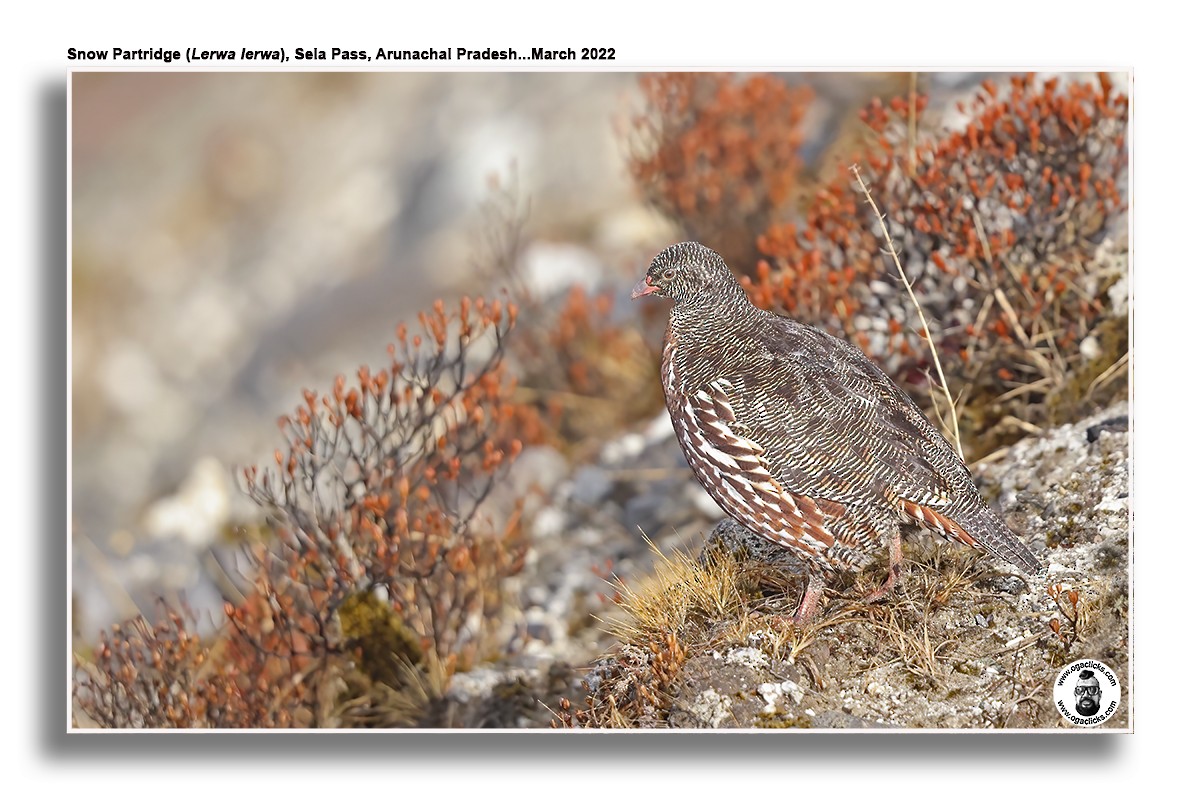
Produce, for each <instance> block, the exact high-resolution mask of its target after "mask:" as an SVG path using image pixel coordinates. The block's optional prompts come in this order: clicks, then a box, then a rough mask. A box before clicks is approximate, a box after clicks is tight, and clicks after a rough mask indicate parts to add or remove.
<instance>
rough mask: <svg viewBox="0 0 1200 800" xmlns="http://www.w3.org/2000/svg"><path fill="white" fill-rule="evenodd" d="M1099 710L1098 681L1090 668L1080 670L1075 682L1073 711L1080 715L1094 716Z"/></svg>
mask: <svg viewBox="0 0 1200 800" xmlns="http://www.w3.org/2000/svg"><path fill="white" fill-rule="evenodd" d="M1099 710H1100V681H1098V680H1096V673H1094V672H1092V671H1091V670H1090V669H1085V670H1080V672H1079V681H1078V682H1077V683H1076V684H1075V712H1076V713H1077V714H1079V715H1080V716H1081V717H1091V716H1095V714H1096V712H1097V711H1099Z"/></svg>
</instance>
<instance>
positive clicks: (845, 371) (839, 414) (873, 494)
mask: <svg viewBox="0 0 1200 800" xmlns="http://www.w3.org/2000/svg"><path fill="white" fill-rule="evenodd" d="M646 295H660V296H662V297H666V298H669V299H670V300H672V301H674V306H673V307H672V308H671V314H670V321H669V322H668V324H667V330H666V335H665V342H664V346H663V356H662V383H663V394H664V395H665V397H666V405H667V411H668V413H669V414H670V417H671V422H672V424H673V425H674V428H675V434H676V436H677V437H678V438H679V445H680V447H681V448H682V449H683V454H684V456H685V457H686V458H687V462H688V464H689V465H691V468H692V470H693V472H695V473H696V477H697V478H698V479H699V481H700V483H701V484H702V485H703V486H704V488H705V490H707V491H708V493H709V495H711V496H712V498H713V500H715V501H716V502H717V505H719V506H720V507H721V509H722V510H724V512H725V513H726V514H728V515H729V516H730V517H732V518H733V519H734V520H736V521H737V522H738V523H740V524H741V525H743V526H745V527H746V528H748V529H750V530H751V531H753V532H754V533H756V534H758V535H760V536H763V537H766V538H767V539H769V540H771V541H773V542H776V543H778V544H780V545H783V546H784V547H787V548H789V549H791V550H793V551H795V552H796V553H797V554H799V555H800V556H801V557H802V558H803V559H804V560H805V561H806V562H807V563H809V564H810V565H811V567H812V569H811V570H810V576H809V581H808V585H807V588H806V589H805V592H804V596H803V598H802V600H801V603H800V607H799V609H798V611H797V613H796V618H797V619H798V620H801V621H804V620H808V619H810V618H811V617H812V615H813V614H815V613H816V611H817V609H818V608H819V606H820V601H821V595H822V593H823V591H824V588H825V586H826V582H827V580H828V578H829V577H830V576H832V575H833V574H835V573H837V572H839V571H845V570H850V571H857V570H861V569H862V568H863V567H864V566H866V565H867V564H869V563H870V562H871V561H872V560H873V558H874V557H875V554H876V553H878V552H879V551H880V550H882V549H884V548H886V549H887V552H888V558H889V570H888V576H887V579H886V581H885V582H884V584H883V585H882V586H881V587H880V588H879V589H877V590H875V591H873V592H871V593H870V594H869V595H868V596H867V600H868V601H874V600H877V599H879V598H881V597H883V596H885V595H886V594H887V593H888V592H889V591H890V590H891V588H892V587H893V585H894V584H895V581H896V579H897V577H898V576H899V574H900V560H901V555H900V525H901V523H902V522H908V523H913V524H916V525H917V526H919V527H921V528H923V529H925V530H928V531H930V532H932V533H935V534H938V535H940V536H942V537H944V538H946V539H949V540H952V541H956V542H961V543H962V544H966V545H970V546H971V547H974V548H977V549H980V550H983V551H985V552H987V553H989V554H990V555H992V556H995V557H997V558H999V559H1001V560H1003V561H1006V562H1008V563H1010V564H1013V565H1015V566H1016V567H1019V568H1020V569H1021V570H1023V571H1024V572H1027V573H1031V574H1033V573H1037V572H1039V571H1040V570H1041V565H1040V564H1039V563H1038V560H1037V558H1036V557H1035V556H1034V555H1033V553H1032V552H1030V550H1029V548H1028V547H1026V546H1025V544H1024V543H1022V542H1021V540H1020V539H1018V538H1017V536H1016V535H1015V534H1014V533H1013V532H1012V531H1011V530H1009V528H1008V526H1007V525H1005V524H1004V522H1002V521H1001V520H1000V518H999V517H998V516H996V514H995V513H994V512H993V511H992V510H991V509H990V508H988V505H987V503H986V502H984V500H983V498H982V497H981V496H980V494H979V490H978V489H977V488H976V487H975V483H974V482H973V481H972V480H971V473H970V472H969V471H968V470H967V467H966V465H965V464H964V463H963V461H962V459H961V458H959V456H958V453H957V452H956V451H955V449H954V448H953V447H952V446H951V445H950V443H949V442H947V441H946V439H945V438H944V437H943V436H942V435H941V433H939V432H938V430H937V429H936V428H935V427H934V426H933V425H932V424H931V423H930V422H929V420H928V419H927V418H926V417H925V415H924V414H923V413H922V412H921V410H920V409H919V408H918V407H917V405H916V404H915V403H914V402H913V401H912V399H911V398H910V397H909V396H908V395H907V394H905V393H904V392H903V391H902V390H901V389H900V388H899V387H898V386H896V384H895V383H893V382H892V380H891V379H890V378H888V376H887V375H885V374H884V373H883V371H882V370H880V369H879V367H877V366H876V365H875V364H874V363H872V362H871V360H870V359H868V358H867V356H866V355H865V354H864V353H863V352H862V351H861V350H859V349H858V348H857V347H855V346H854V345H852V344H850V343H848V342H845V341H843V340H841V339H838V338H836V337H834V336H832V335H830V334H828V333H826V332H825V331H821V330H818V329H816V328H813V327H811V326H808V325H803V324H801V323H799V322H796V321H795V320H792V319H788V318H786V317H781V316H778V315H776V314H772V313H770V312H767V311H763V310H762V309H760V308H757V307H755V306H754V305H752V304H751V303H750V301H749V300H748V299H747V297H746V293H745V292H744V291H743V290H742V287H741V286H740V285H739V284H738V281H737V279H736V278H734V276H733V274H732V273H731V272H730V271H729V267H728V266H726V264H725V262H724V260H722V258H721V256H719V255H718V254H717V253H715V252H713V251H712V250H710V249H708V248H707V247H704V246H703V245H700V244H697V243H695V242H683V243H680V244H676V245H673V246H671V247H668V248H667V249H665V250H663V251H662V252H661V253H659V254H658V255H657V256H656V257H655V258H654V260H653V261H652V262H651V263H650V268H649V270H648V271H647V273H646V277H645V279H643V280H642V281H641V282H640V283H639V284H638V285H637V287H636V288H635V289H634V290H633V297H635V298H638V297H644V296H646Z"/></svg>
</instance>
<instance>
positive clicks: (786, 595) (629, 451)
mask: <svg viewBox="0 0 1200 800" xmlns="http://www.w3.org/2000/svg"><path fill="white" fill-rule="evenodd" d="M669 434H670V431H669V428H668V427H667V426H665V425H664V424H663V422H662V421H661V420H656V421H655V422H653V423H651V424H650V425H649V426H648V427H647V428H646V429H645V431H644V432H642V433H640V434H631V435H629V436H626V437H624V438H622V439H619V440H617V441H616V442H614V443H613V444H612V445H611V446H610V447H609V448H608V449H607V450H606V451H605V457H604V458H602V459H601V462H600V464H598V465H589V466H585V467H582V468H580V469H578V470H576V472H575V473H574V474H573V475H571V476H570V477H569V478H567V479H566V480H565V481H563V482H562V483H561V484H560V485H559V486H558V488H557V489H556V490H555V491H554V492H553V494H552V499H551V501H550V502H549V503H547V504H546V505H545V506H544V507H543V508H542V509H541V511H539V512H538V514H537V517H536V519H535V523H534V526H535V531H536V532H537V534H536V535H538V536H539V537H541V538H540V541H541V542H543V544H542V545H541V546H540V547H539V545H537V544H536V543H535V551H538V552H539V554H540V553H541V552H542V551H544V552H545V553H546V557H545V558H542V557H541V556H540V555H539V556H538V557H537V558H534V559H533V560H532V561H531V572H530V573H529V574H528V575H526V576H525V578H524V579H523V580H522V583H523V586H522V589H521V597H522V598H523V599H522V606H523V610H522V612H521V613H522V615H523V620H524V623H523V625H524V628H523V631H524V633H525V634H526V635H528V636H530V637H532V638H534V639H537V645H536V646H535V647H527V648H525V650H524V652H525V653H526V656H525V658H526V659H527V665H526V666H523V667H521V668H519V669H516V670H513V669H491V668H489V669H482V670H476V671H474V672H472V673H467V674H463V675H458V676H455V677H454V679H453V681H452V683H451V686H452V692H451V697H453V698H455V702H457V703H460V704H461V705H462V708H461V709H460V710H459V711H458V712H457V713H458V715H459V716H460V718H461V719H472V718H474V719H481V718H482V717H483V716H485V714H484V711H482V710H480V709H486V710H487V713H488V714H492V715H494V714H496V711H495V708H494V705H493V704H494V703H495V695H494V693H493V692H492V689H493V687H495V686H497V685H503V686H507V687H509V688H510V691H511V687H513V686H519V687H520V689H521V690H520V691H519V692H517V696H518V697H520V698H522V699H521V702H522V703H524V704H525V705H526V707H528V708H529V709H530V711H531V712H532V713H531V714H530V715H522V714H516V715H515V716H516V718H517V720H518V721H519V724H525V725H528V724H536V725H541V724H546V723H547V722H548V721H550V720H553V719H554V718H555V715H554V714H553V713H552V712H553V711H556V710H558V704H557V702H556V700H557V697H556V696H554V695H555V692H561V696H562V697H568V698H573V707H574V708H576V709H578V708H580V707H584V706H583V705H582V704H586V702H587V696H588V695H589V694H590V695H591V697H592V699H593V702H596V701H597V700H599V701H601V704H603V703H609V702H615V703H616V704H617V705H621V704H626V703H628V700H629V698H628V697H626V696H624V695H623V694H622V693H626V694H628V693H636V691H637V686H638V685H644V684H647V683H650V680H649V679H648V678H647V677H646V675H645V674H644V673H645V671H646V670H647V669H649V665H650V664H651V663H652V662H653V661H654V659H655V657H656V656H655V654H654V653H652V652H650V650H649V649H647V648H644V647H639V646H638V645H637V644H636V643H635V644H630V643H629V642H628V637H626V641H625V642H624V643H616V642H614V640H613V638H612V637H611V635H610V634H609V632H611V631H613V630H617V631H621V630H624V631H626V632H628V631H629V630H630V626H631V625H632V627H633V628H634V629H637V628H638V626H639V624H641V625H643V627H644V626H645V623H646V620H645V619H642V620H637V619H635V620H633V621H632V622H630V620H629V615H628V614H625V612H623V611H622V610H621V609H620V608H614V607H613V605H612V604H611V602H608V601H606V600H605V599H603V597H602V596H601V595H602V594H604V593H607V594H609V595H611V594H612V587H611V586H608V585H607V584H606V583H605V582H604V581H602V580H601V577H600V576H602V575H603V574H604V573H603V570H604V569H605V568H608V565H610V564H611V570H612V571H613V572H615V573H616V574H617V575H622V576H627V577H628V580H629V584H630V585H631V588H630V591H631V592H632V593H633V594H638V593H643V594H644V595H645V596H644V597H643V598H642V599H643V600H645V602H648V603H653V602H655V599H654V597H655V593H656V592H662V591H664V590H665V589H666V588H667V586H666V584H671V583H672V582H674V583H675V584H678V583H680V582H686V580H688V579H689V578H690V577H691V576H692V575H694V574H695V572H696V571H699V572H701V573H703V570H704V569H705V568H704V566H703V561H704V558H703V557H702V556H701V557H700V558H698V559H695V560H693V559H694V557H695V556H697V555H700V554H701V551H702V549H703V545H704V539H705V536H706V534H707V532H708V531H710V530H711V529H713V528H714V524H715V522H716V520H717V519H718V518H719V516H720V515H719V512H717V510H716V509H715V506H713V505H712V504H711V502H710V501H709V500H708V499H707V497H706V496H703V494H702V493H701V492H700V491H699V490H698V489H697V490H696V491H692V489H691V487H693V486H695V484H694V481H693V479H692V478H691V476H690V473H689V471H688V470H687V468H686V466H685V465H684V464H683V462H682V458H681V456H679V454H678V447H677V446H676V444H675V442H674V437H673V436H670V435H669ZM1129 452H1130V450H1129V413H1128V406H1127V404H1125V403H1121V404H1118V405H1116V406H1114V407H1112V408H1108V409H1105V410H1103V411H1100V412H1098V413H1096V414H1094V415H1092V416H1091V417H1089V418H1087V419H1085V420H1083V421H1081V422H1079V423H1077V424H1074V425H1066V426H1063V427H1060V428H1057V429H1054V430H1051V431H1048V432H1046V434H1045V435H1044V436H1032V437H1029V438H1027V439H1025V440H1022V441H1021V442H1019V443H1018V444H1016V445H1015V446H1013V447H1012V448H1010V449H1009V450H1008V451H1006V452H1004V453H1002V454H1000V455H999V457H997V458H995V459H993V460H991V461H990V462H989V463H986V464H982V465H979V466H978V467H977V469H976V474H977V476H978V479H979V482H980V485H981V487H982V489H983V491H984V493H985V496H987V497H989V499H990V500H991V501H992V502H993V504H994V505H995V506H997V507H998V508H1000V509H1002V511H1003V513H1004V515H1005V517H1006V519H1007V521H1008V522H1009V524H1010V525H1011V526H1012V527H1013V528H1014V529H1015V530H1017V531H1020V532H1022V533H1023V538H1024V539H1025V541H1026V542H1027V543H1028V544H1029V545H1030V546H1031V547H1032V548H1033V549H1034V551H1035V552H1036V553H1037V554H1038V556H1039V558H1041V559H1043V560H1044V561H1045V562H1046V563H1047V564H1048V570H1047V573H1046V574H1045V575H1044V576H1042V577H1040V578H1032V579H1031V578H1028V577H1027V576H1023V575H1021V574H1019V573H1016V572H1015V571H1013V570H1011V569H1010V568H1008V567H1007V566H1006V565H1000V564H995V563H993V562H991V560H990V559H988V558H986V557H982V556H980V555H978V554H976V553H974V551H970V550H969V549H967V548H962V547H958V546H954V545H949V544H945V543H939V544H934V543H933V542H931V541H928V540H927V539H924V538H923V537H920V536H914V537H913V538H911V539H909V540H907V541H906V543H905V555H906V564H905V572H904V581H903V584H902V586H901V588H899V589H898V590H897V591H896V592H895V593H894V594H893V596H892V597H890V598H888V599H887V600H885V601H883V602H881V603H878V604H875V605H871V606H865V605H863V604H862V603H860V602H858V601H857V599H856V598H857V597H860V596H861V595H862V593H863V591H864V590H865V584H867V583H868V582H870V581H871V580H878V579H879V578H881V577H882V566H881V567H880V570H879V571H877V572H875V573H873V574H869V575H868V576H867V577H866V578H865V579H864V581H863V585H859V586H857V587H856V586H843V587H841V591H840V592H835V593H834V596H833V598H832V599H831V600H829V601H827V605H826V610H825V613H824V614H823V616H822V617H821V618H820V619H818V620H817V621H816V622H815V623H814V625H813V626H812V627H811V628H806V629H797V628H795V627H794V626H793V625H792V624H791V622H790V621H789V620H786V619H785V618H783V617H784V616H785V615H786V614H789V613H791V611H792V610H794V607H795V602H796V600H797V598H798V594H797V593H796V591H797V587H791V588H784V589H782V590H780V589H779V582H778V581H775V582H773V583H772V582H770V581H768V582H766V583H768V584H772V585H771V586H768V588H767V589H766V590H764V589H763V588H762V587H758V588H754V587H751V588H749V589H748V590H747V591H745V592H744V594H743V599H744V600H745V601H746V603H747V605H745V606H743V607H734V608H730V609H728V612H727V613H726V614H724V615H722V616H720V617H714V618H709V619H705V620H703V621H702V623H701V624H700V625H699V629H698V630H697V629H694V628H696V626H695V625H692V626H691V627H692V628H693V629H691V630H686V631H685V630H683V629H682V627H681V629H680V630H679V631H678V633H679V638H680V639H681V640H682V639H687V640H688V642H687V647H686V650H687V652H686V653H685V654H684V655H683V657H682V658H681V659H680V662H681V663H680V664H678V665H677V667H678V671H677V673H676V675H675V676H674V679H673V681H672V683H671V686H670V687H669V690H668V691H667V692H666V693H665V695H664V696H662V697H659V698H658V699H657V700H658V701H657V702H656V703H654V704H649V705H648V706H645V707H643V708H641V713H640V715H634V716H622V717H621V718H620V723H621V724H629V725H635V726H649V727H699V728H751V727H756V728H777V727H789V728H871V727H887V728H1060V727H1063V728H1065V727H1071V726H1070V725H1068V724H1067V723H1066V722H1064V721H1063V720H1062V718H1061V717H1060V716H1059V715H1058V713H1057V712H1056V711H1055V710H1054V707H1053V703H1052V700H1051V683H1052V681H1053V679H1054V676H1055V673H1056V672H1057V671H1058V670H1059V669H1060V668H1062V667H1063V666H1065V665H1066V664H1068V663H1070V662H1072V661H1074V660H1077V659H1079V658H1096V659H1100V660H1102V661H1104V662H1105V663H1107V664H1108V665H1110V666H1111V667H1113V668H1114V670H1115V672H1116V673H1117V675H1118V677H1119V678H1120V680H1121V681H1122V687H1123V692H1124V698H1125V699H1124V700H1123V702H1122V705H1121V708H1120V710H1119V711H1118V713H1117V715H1116V716H1115V717H1114V718H1113V719H1112V720H1111V721H1110V722H1108V723H1106V726H1107V727H1114V728H1121V727H1126V726H1127V725H1128V723H1129V709H1130V706H1131V702H1130V697H1131V695H1130V693H1131V689H1132V687H1131V686H1130V684H1129V681H1128V678H1129V672H1128V667H1129V632H1130V626H1129V620H1130V614H1129V608H1130V598H1131V584H1130V580H1129V544H1130V542H1129V535H1130V525H1129V522H1130V513H1129ZM719 527H720V528H721V532H722V533H724V534H726V535H725V536H722V537H720V538H722V539H723V540H724V541H723V544H722V546H723V547H724V548H725V549H730V543H731V542H733V543H734V547H736V546H737V542H738V534H737V533H736V532H734V533H732V535H730V534H729V532H728V531H729V527H728V526H719ZM639 529H641V530H642V531H644V532H645V534H646V536H647V537H648V538H649V539H650V540H652V541H654V542H655V543H656V545H657V547H651V546H650V545H649V544H648V542H647V541H646V540H643V539H639V538H637V537H635V536H634V535H632V534H631V533H630V531H636V530H639ZM755 542H757V540H751V542H750V546H751V548H757V550H756V552H754V553H752V554H750V556H749V558H748V557H747V554H746V553H745V552H743V554H742V555H743V561H742V562H741V564H740V565H739V567H738V568H739V569H743V570H744V569H747V568H749V566H750V565H751V564H752V563H753V562H754V561H756V560H759V559H764V558H765V559H772V558H774V559H775V560H776V561H778V560H779V559H778V555H777V554H772V553H770V552H768V551H769V547H768V548H765V549H764V548H763V547H761V546H759V545H757V544H755ZM551 543H553V544H551ZM714 544H715V543H714V542H710V543H709V550H712V549H713V546H714ZM677 547H680V548H684V549H685V551H684V552H683V553H682V554H679V553H675V554H672V555H669V556H664V555H662V553H663V552H667V553H671V552H672V550H673V549H674V548H677ZM689 547H690V551H688V550H687V548H689ZM744 549H750V548H744ZM664 559H668V560H670V561H672V562H675V565H674V567H673V569H674V570H675V571H674V572H671V573H670V574H671V576H672V577H671V578H670V580H668V581H661V580H660V581H659V582H658V583H655V581H654V580H651V581H649V583H648V585H647V582H646V581H645V580H644V579H645V576H648V575H653V574H654V573H655V571H656V566H659V565H661V562H662V561H663V560H664ZM680 564H682V565H683V566H682V567H680V566H679V565H680ZM688 564H692V565H693V566H692V567H688V566H687V565H688ZM785 567H786V565H785ZM689 569H691V570H692V572H690V573H688V572H687V571H688V570H689ZM680 570H682V572H681V571H680ZM659 571H660V572H661V571H662V570H659ZM783 571H784V572H786V571H787V569H786V568H785V569H784V570H783ZM684 573H686V574H684ZM680 575H684V578H683V579H682V581H681V578H680ZM638 576H642V579H643V580H642V581H641V583H642V584H643V585H641V586H639V579H638ZM778 577H779V576H778V575H776V578H778ZM782 582H783V583H785V584H786V583H787V579H786V577H785V578H784V579H783V581H782ZM796 582H797V584H798V588H799V589H802V588H803V579H802V578H799V577H796ZM1072 591H1074V592H1076V593H1077V601H1076V602H1075V603H1072V602H1071V601H1070V599H1069V596H1070V592H1072ZM1048 592H1049V593H1048ZM1050 593H1053V594H1054V595H1055V596H1056V597H1057V598H1058V599H1057V600H1055V599H1054V598H1052V597H1051V594H1050ZM634 605H636V604H634ZM623 615H624V616H623ZM634 616H636V611H635V614H634ZM693 622H694V621H693ZM641 632H642V633H644V632H645V631H644V630H643V631H641ZM635 637H636V633H635ZM605 645H607V646H608V647H609V648H610V652H609V655H607V656H605V657H602V658H601V659H599V660H598V661H597V663H596V664H595V666H594V667H593V668H592V669H590V670H587V671H581V670H580V669H579V668H578V667H579V665H580V660H579V659H580V657H581V656H586V654H587V653H588V652H589V651H592V652H595V648H600V647H603V646H605ZM572 676H573V678H574V680H573V679H572ZM580 679H582V683H583V685H584V686H585V687H586V688H587V690H586V691H583V690H581V688H580V687H579V686H578V681H579V680H580ZM531 698H537V701H536V702H533V700H532V699H531ZM596 721H600V722H606V721H607V722H612V718H611V717H603V716H601V717H599V718H597V720H596Z"/></svg>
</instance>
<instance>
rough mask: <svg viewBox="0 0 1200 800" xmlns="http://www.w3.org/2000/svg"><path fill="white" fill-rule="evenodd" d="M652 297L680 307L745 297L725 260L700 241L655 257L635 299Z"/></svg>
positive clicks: (638, 288)
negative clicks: (663, 299) (668, 301)
mask: <svg viewBox="0 0 1200 800" xmlns="http://www.w3.org/2000/svg"><path fill="white" fill-rule="evenodd" d="M650 294H656V295H660V296H662V297H668V298H670V299H671V300H674V301H675V302H676V303H681V304H690V303H697V302H704V301H712V300H716V301H720V300H722V299H737V298H744V297H745V296H746V295H745V292H744V291H742V287H741V285H740V284H738V281H737V278H735V277H734V276H733V273H732V272H730V271H729V266H728V265H727V264H726V263H725V259H723V258H721V256H720V255H718V254H717V253H716V251H713V250H710V249H708V248H707V247H705V246H704V245H702V244H700V243H699V242H680V243H679V244H673V245H671V246H670V247H668V248H667V249H665V250H663V251H662V252H661V253H659V254H658V255H656V256H655V257H654V260H653V261H651V262H650V268H649V269H648V270H647V271H646V277H645V278H643V279H642V281H641V282H640V283H639V284H638V285H637V286H635V287H634V289H633V295H632V296H633V297H634V298H638V297H645V296H646V295H650Z"/></svg>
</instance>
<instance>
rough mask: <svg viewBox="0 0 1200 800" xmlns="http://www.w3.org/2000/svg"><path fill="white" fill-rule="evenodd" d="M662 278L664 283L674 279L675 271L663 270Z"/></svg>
mask: <svg viewBox="0 0 1200 800" xmlns="http://www.w3.org/2000/svg"><path fill="white" fill-rule="evenodd" d="M662 276H663V280H664V281H669V280H671V279H672V278H674V277H675V270H673V269H664V270H663V274H662Z"/></svg>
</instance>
